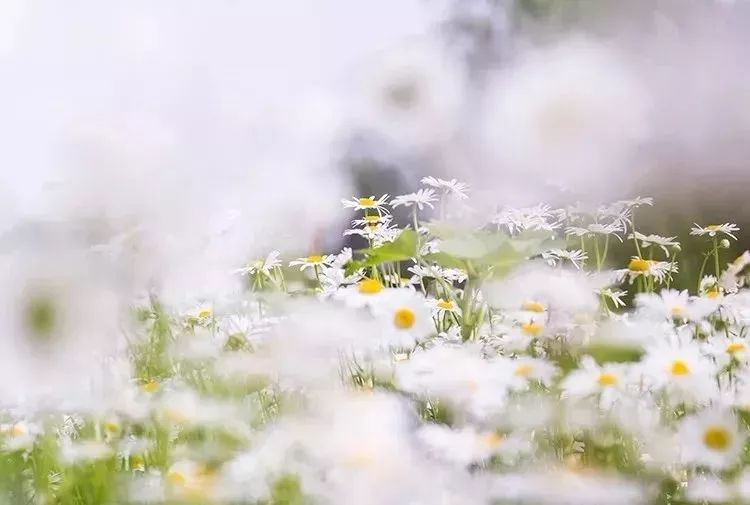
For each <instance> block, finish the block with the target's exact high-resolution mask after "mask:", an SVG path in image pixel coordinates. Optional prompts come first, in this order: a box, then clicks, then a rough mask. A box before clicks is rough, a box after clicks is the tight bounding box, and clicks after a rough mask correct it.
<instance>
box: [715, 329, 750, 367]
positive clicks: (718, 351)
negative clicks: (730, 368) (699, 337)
mask: <svg viewBox="0 0 750 505" xmlns="http://www.w3.org/2000/svg"><path fill="white" fill-rule="evenodd" d="M705 349H706V352H707V354H709V355H711V356H713V357H714V358H715V359H716V363H717V364H718V365H719V366H721V367H725V366H727V365H729V364H730V363H731V362H733V361H734V362H739V363H742V364H747V362H748V359H750V354H749V351H750V346H748V341H747V340H745V339H744V338H740V337H735V336H731V335H730V336H726V335H721V336H720V335H715V336H713V337H710V338H709V339H708V340H707V341H706V345H705Z"/></svg>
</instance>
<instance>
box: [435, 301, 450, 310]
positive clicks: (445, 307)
mask: <svg viewBox="0 0 750 505" xmlns="http://www.w3.org/2000/svg"><path fill="white" fill-rule="evenodd" d="M437 306H438V308H439V309H443V310H453V302H452V301H450V300H438V302H437Z"/></svg>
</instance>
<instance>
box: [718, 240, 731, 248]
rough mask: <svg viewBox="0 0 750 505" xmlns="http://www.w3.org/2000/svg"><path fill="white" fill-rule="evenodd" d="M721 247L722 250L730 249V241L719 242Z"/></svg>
mask: <svg viewBox="0 0 750 505" xmlns="http://www.w3.org/2000/svg"><path fill="white" fill-rule="evenodd" d="M719 247H721V248H722V249H729V239H726V238H723V239H721V242H719Z"/></svg>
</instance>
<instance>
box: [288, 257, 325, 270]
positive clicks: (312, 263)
mask: <svg viewBox="0 0 750 505" xmlns="http://www.w3.org/2000/svg"><path fill="white" fill-rule="evenodd" d="M333 260H334V257H333V256H331V255H328V254H325V255H320V254H313V255H311V256H306V257H304V258H297V259H296V260H293V261H290V262H289V266H290V267H296V266H299V269H300V271H304V270H307V269H309V268H315V267H321V266H327V265H329V264H330V263H331V262H332V261H333Z"/></svg>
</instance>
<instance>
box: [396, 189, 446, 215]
mask: <svg viewBox="0 0 750 505" xmlns="http://www.w3.org/2000/svg"><path fill="white" fill-rule="evenodd" d="M436 201H437V198H435V191H434V190H432V189H420V190H418V191H417V192H416V193H409V194H406V195H399V196H397V197H395V198H394V199H393V200H391V206H392V207H393V208H394V209H395V208H396V207H400V206H401V205H403V206H404V207H411V206H412V205H416V206H417V207H418V208H419V210H424V207H425V206H427V207H429V208H431V209H434V208H435V207H434V206H433V205H432V202H436Z"/></svg>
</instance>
